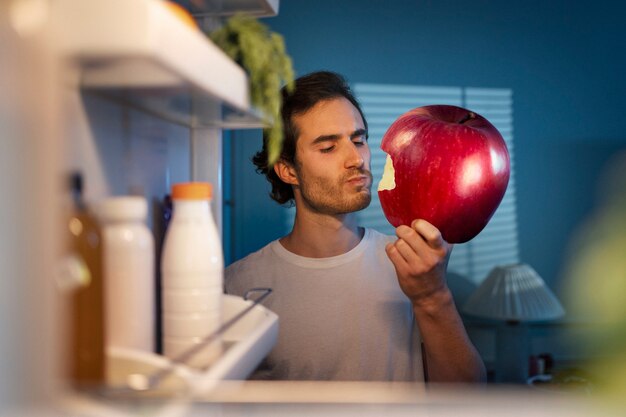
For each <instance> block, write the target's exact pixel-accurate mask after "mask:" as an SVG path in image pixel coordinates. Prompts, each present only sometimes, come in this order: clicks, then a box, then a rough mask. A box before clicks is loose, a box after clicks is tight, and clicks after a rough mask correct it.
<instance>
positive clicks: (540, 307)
mask: <svg viewBox="0 0 626 417" xmlns="http://www.w3.org/2000/svg"><path fill="white" fill-rule="evenodd" d="M463 312H464V313H466V314H469V315H472V316H477V317H483V318H489V319H494V320H505V321H541V320H551V319H556V318H559V317H561V316H563V315H564V314H565V311H564V310H563V307H562V306H561V303H560V302H559V300H558V299H557V298H556V296H555V295H554V294H553V293H552V291H551V290H550V288H548V287H547V286H546V283H545V282H544V281H543V279H541V277H540V276H539V274H537V272H535V270H534V269H533V268H531V267H530V266H529V265H527V264H512V265H503V266H497V267H495V268H494V269H492V270H491V272H490V273H489V275H488V276H487V278H486V279H485V280H484V281H483V283H482V284H481V285H480V286H479V287H478V288H477V289H476V291H474V293H472V295H471V296H470V297H469V298H468V299H467V301H466V302H465V304H464V305H463Z"/></svg>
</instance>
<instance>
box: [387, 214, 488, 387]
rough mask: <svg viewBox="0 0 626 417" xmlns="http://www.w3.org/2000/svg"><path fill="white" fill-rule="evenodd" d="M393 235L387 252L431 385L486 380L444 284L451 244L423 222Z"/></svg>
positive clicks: (419, 221) (413, 224) (416, 222)
mask: <svg viewBox="0 0 626 417" xmlns="http://www.w3.org/2000/svg"><path fill="white" fill-rule="evenodd" d="M396 234H397V235H398V240H397V241H396V242H395V243H390V244H388V245H387V247H386V248H385V249H386V251H387V256H389V259H391V262H392V263H393V265H394V266H395V268H396V274H397V275H398V282H399V283H400V288H402V291H403V292H404V294H406V296H407V297H409V299H410V300H411V302H412V304H413V312H414V314H415V318H416V320H417V325H418V326H419V329H420V335H421V337H422V341H423V342H424V347H423V349H424V352H425V365H426V366H425V368H427V372H426V374H427V375H428V378H429V379H430V380H431V381H434V382H476V381H484V380H485V379H486V378H485V366H484V365H483V362H482V360H481V358H480V356H479V355H478V352H477V351H476V349H475V348H474V346H473V345H472V343H471V341H470V340H469V337H468V336H467V333H466V332H465V328H464V327H463V322H462V321H461V317H459V313H458V311H457V310H456V307H455V306H454V301H453V299H452V294H451V293H450V290H449V289H448V286H447V285H446V268H447V266H448V258H449V257H450V252H451V251H452V245H450V244H449V243H447V242H446V241H445V240H444V239H443V237H442V236H441V233H440V232H439V230H437V228H436V227H435V226H433V225H432V224H430V223H428V222H427V221H425V220H414V221H413V223H412V224H411V227H407V226H400V227H398V228H397V229H396Z"/></svg>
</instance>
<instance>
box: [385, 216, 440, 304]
mask: <svg viewBox="0 0 626 417" xmlns="http://www.w3.org/2000/svg"><path fill="white" fill-rule="evenodd" d="M396 235H397V236H398V240H397V241H396V242H395V243H389V244H387V246H386V248H385V250H386V251H387V256H388V257H389V259H390V260H391V262H392V263H393V265H394V266H395V268H396V274H397V275H398V282H399V283H400V288H401V289H402V291H403V292H404V294H406V296H407V297H408V298H409V299H410V300H411V302H412V303H413V306H414V307H416V308H420V307H426V306H427V305H428V304H431V301H435V300H436V299H437V298H438V297H437V296H438V295H440V294H444V293H447V292H448V288H447V285H446V267H447V264H448V258H449V257H450V252H451V251H452V245H450V244H449V243H447V242H446V241H445V240H444V239H443V237H442V236H441V233H440V232H439V230H438V229H437V228H436V227H435V226H433V225H432V224H430V223H428V222H427V221H426V220H421V219H418V220H414V221H413V223H412V224H411V227H408V226H400V227H398V228H397V229H396Z"/></svg>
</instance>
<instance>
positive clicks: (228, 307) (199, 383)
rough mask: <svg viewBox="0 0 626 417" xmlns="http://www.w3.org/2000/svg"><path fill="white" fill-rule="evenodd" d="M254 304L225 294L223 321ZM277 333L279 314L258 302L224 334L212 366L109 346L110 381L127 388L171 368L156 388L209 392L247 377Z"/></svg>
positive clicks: (268, 350) (265, 352)
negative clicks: (221, 349) (201, 366)
mask: <svg viewBox="0 0 626 417" xmlns="http://www.w3.org/2000/svg"><path fill="white" fill-rule="evenodd" d="M252 304H253V302H252V301H249V300H244V299H243V298H240V297H235V296H231V295H224V300H223V310H222V312H223V321H224V322H227V321H228V320H230V319H232V318H233V317H235V316H237V315H238V314H239V313H241V312H242V311H243V310H245V309H246V308H248V307H249V306H250V305H252ZM277 337H278V316H277V315H276V314H275V313H273V312H272V311H270V310H268V309H266V308H265V307H263V306H261V305H256V306H254V307H253V308H252V309H251V310H250V311H249V312H248V313H246V314H245V315H244V316H242V317H241V318H240V319H239V320H237V322H236V323H235V324H233V325H232V326H231V327H230V328H228V329H227V330H226V331H225V333H224V334H223V335H222V340H223V343H224V353H223V354H222V355H221V357H220V358H219V359H218V360H217V361H216V362H215V363H214V364H213V365H211V366H210V367H209V368H207V369H203V370H201V369H192V368H190V367H188V366H186V365H184V364H173V363H172V362H171V361H169V360H168V359H167V358H166V357H164V356H161V355H157V354H155V353H150V352H142V351H137V350H132V349H123V348H110V349H108V351H107V360H108V375H107V379H108V384H109V385H110V386H111V387H116V389H119V388H124V387H127V386H128V384H129V382H131V383H132V378H134V377H136V376H137V375H140V376H143V377H147V378H149V377H150V376H151V375H154V374H156V373H157V372H160V371H162V370H164V369H170V370H171V372H168V374H167V376H166V377H164V378H163V379H162V381H161V383H160V384H159V385H158V386H157V387H155V388H156V389H157V390H159V391H165V392H170V393H177V392H178V393H183V392H184V393H190V394H193V395H203V394H207V393H210V391H211V389H213V388H215V387H216V386H217V384H219V383H220V382H221V381H225V380H244V379H246V378H247V377H248V376H249V375H250V374H251V373H252V372H253V371H254V370H255V369H256V367H257V366H258V364H259V363H260V362H261V361H262V360H263V358H264V357H265V356H266V355H267V354H268V353H269V352H270V350H271V349H272V348H273V346H274V345H275V343H276V340H277Z"/></svg>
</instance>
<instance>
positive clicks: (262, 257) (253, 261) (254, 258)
mask: <svg viewBox="0 0 626 417" xmlns="http://www.w3.org/2000/svg"><path fill="white" fill-rule="evenodd" d="M273 243H274V242H270V243H268V244H267V245H265V246H263V247H262V248H261V249H259V250H257V251H256V252H252V253H250V254H249V255H247V256H245V257H243V258H241V259H239V260H238V261H235V262H233V263H232V264H230V265H229V266H228V267H226V269H225V270H224V273H225V274H226V276H228V275H230V274H233V273H234V272H242V271H246V270H248V269H250V268H255V267H258V264H259V263H260V262H266V261H267V260H268V259H269V258H270V257H271V246H272V244H273Z"/></svg>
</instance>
